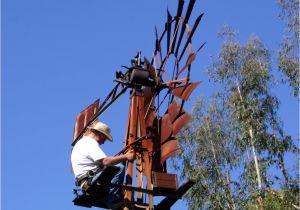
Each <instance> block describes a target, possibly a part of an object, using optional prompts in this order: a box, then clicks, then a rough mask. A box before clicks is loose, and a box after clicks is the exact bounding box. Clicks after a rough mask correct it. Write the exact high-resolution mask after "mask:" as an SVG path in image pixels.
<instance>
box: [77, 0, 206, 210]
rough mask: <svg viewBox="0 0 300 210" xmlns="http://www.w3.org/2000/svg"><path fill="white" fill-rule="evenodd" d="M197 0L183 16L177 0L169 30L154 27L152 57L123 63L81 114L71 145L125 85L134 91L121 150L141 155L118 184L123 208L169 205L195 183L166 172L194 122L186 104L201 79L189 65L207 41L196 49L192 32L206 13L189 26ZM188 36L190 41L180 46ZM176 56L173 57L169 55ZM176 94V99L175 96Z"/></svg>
mask: <svg viewBox="0 0 300 210" xmlns="http://www.w3.org/2000/svg"><path fill="white" fill-rule="evenodd" d="M194 4H195V0H190V1H189V3H188V6H187V9H186V12H185V15H184V16H182V12H183V8H184V1H183V0H179V1H178V9H177V14H176V16H174V17H173V16H172V15H171V14H170V12H169V11H168V12H167V22H166V23H165V29H164V30H163V32H162V33H161V35H160V36H159V35H158V32H157V30H156V40H155V46H156V49H155V51H154V52H153V55H152V59H151V61H149V60H148V59H147V58H144V59H142V58H141V53H140V52H139V53H138V54H137V55H136V57H135V58H134V59H133V60H131V67H125V68H126V69H127V71H126V72H125V73H122V72H117V73H116V80H115V81H116V83H117V84H116V86H115V87H114V88H113V90H112V91H111V92H110V93H109V94H108V96H107V98H106V99H105V100H104V102H103V103H102V104H101V105H100V106H99V105H98V104H99V101H96V102H95V103H93V104H92V105H90V106H89V107H88V108H87V109H86V110H84V111H83V112H81V113H80V114H79V115H78V117H77V121H76V126H75V131H74V138H73V143H72V145H73V146H74V145H75V144H76V142H77V141H78V140H79V139H80V137H81V136H82V134H83V133H84V132H85V130H86V129H87V128H88V126H89V125H91V124H92V123H93V122H94V121H95V120H96V119H97V118H98V117H99V116H100V115H101V114H102V113H103V112H104V111H105V110H106V109H107V108H108V107H109V106H110V105H111V104H112V103H113V102H114V101H115V100H116V99H117V98H118V97H119V96H121V95H122V94H123V93H124V92H125V91H126V90H127V89H130V90H131V95H130V106H129V115H128V116H129V117H128V122H127V131H126V134H125V139H124V148H123V149H122V150H121V151H120V152H119V153H118V154H121V153H125V152H126V151H127V149H129V148H134V150H135V152H136V157H137V158H136V160H135V161H132V162H128V163H127V168H126V179H125V184H124V185H121V186H118V187H120V188H123V189H124V190H125V196H124V207H123V209H124V210H129V209H130V210H131V209H150V210H152V209H156V210H167V209H170V208H171V206H172V205H173V204H174V203H175V202H176V201H177V200H178V199H180V198H181V197H182V196H183V195H184V194H185V192H186V191H187V190H188V189H189V188H191V187H192V186H193V184H194V182H193V181H192V180H188V181H187V182H186V183H185V184H183V185H182V186H178V182H177V176H176V175H175V174H169V173H168V172H167V163H166V161H167V160H168V159H169V158H170V157H172V156H175V155H177V154H178V153H179V152H180V150H181V148H180V145H179V142H178V141H177V139H176V135H177V134H178V133H179V132H180V130H181V129H182V128H183V127H184V126H186V125H187V124H188V123H189V122H191V121H192V117H191V116H190V115H189V114H188V113H187V112H185V110H184V109H183V106H184V103H185V101H187V100H188V99H189V97H190V95H191V93H192V92H193V91H194V90H195V88H196V87H197V86H198V85H199V84H200V82H190V75H191V64H192V63H193V61H194V60H195V58H196V55H197V53H198V52H199V51H200V49H201V48H202V47H203V46H204V44H202V45H201V46H200V47H199V48H198V49H197V50H196V51H193V49H192V37H193V35H194V32H195V30H196V28H197V27H198V24H199V22H200V20H201V18H202V16H203V14H201V15H199V16H198V17H197V18H196V20H195V23H194V24H193V26H192V28H190V27H189V24H188V22H189V18H190V16H191V12H192V10H193V7H194ZM184 36H185V37H186V41H185V43H184V44H183V45H181V43H182V40H183V37H184ZM162 43H166V47H167V49H164V50H162V47H161V46H162ZM182 46H183V47H182ZM187 48H188V49H189V50H188V51H186V49H187ZM163 52H165V54H163ZM172 56H173V58H174V59H170V58H171V57H172ZM182 59H186V62H181V60H182ZM169 60H172V61H173V63H170V62H169ZM181 63H184V64H181ZM167 66H168V67H167ZM170 66H173V67H171V68H173V69H167V68H170ZM170 73H171V74H170ZM174 97H176V98H177V99H176V100H174ZM162 110H165V111H164V112H163V111H162ZM91 113H92V115H91ZM118 154H117V155H118ZM102 184H103V183H102ZM104 185H107V186H108V185H113V184H108V183H106V184H104ZM114 186H116V185H114ZM157 195H160V196H165V198H164V199H163V200H162V201H161V202H160V203H158V204H155V203H154V199H153V198H154V196H157ZM76 202H77V203H76ZM74 203H75V204H76V205H81V206H88V207H90V206H93V204H87V205H85V204H84V202H82V201H80V197H78V198H77V200H76V199H75V200H74ZM94 206H97V205H94ZM98 206H99V205H98ZM100 206H101V205H100Z"/></svg>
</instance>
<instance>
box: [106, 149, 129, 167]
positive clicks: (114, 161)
mask: <svg viewBox="0 0 300 210" xmlns="http://www.w3.org/2000/svg"><path fill="white" fill-rule="evenodd" d="M134 159H135V152H134V151H133V150H130V151H128V152H127V153H126V154H124V155H119V156H115V157H105V158H103V159H101V160H100V161H101V162H100V163H102V164H103V165H104V166H113V165H116V164H118V163H121V162H123V161H126V160H129V161H130V160H134Z"/></svg>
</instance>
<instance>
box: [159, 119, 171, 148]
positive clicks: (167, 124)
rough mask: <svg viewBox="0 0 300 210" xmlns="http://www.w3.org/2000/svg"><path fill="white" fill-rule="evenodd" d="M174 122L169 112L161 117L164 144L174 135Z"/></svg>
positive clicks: (161, 136)
mask: <svg viewBox="0 0 300 210" xmlns="http://www.w3.org/2000/svg"><path fill="white" fill-rule="evenodd" d="M172 127H173V126H172V122H171V120H170V116H169V114H165V115H164V116H162V118H161V129H160V132H161V133H160V142H161V144H163V143H164V142H165V141H166V140H167V139H168V138H170V137H171V135H172Z"/></svg>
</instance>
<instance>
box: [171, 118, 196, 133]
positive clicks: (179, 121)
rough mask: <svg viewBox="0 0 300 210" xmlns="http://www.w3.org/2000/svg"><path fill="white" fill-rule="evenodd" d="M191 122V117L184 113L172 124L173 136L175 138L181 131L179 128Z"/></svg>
mask: <svg viewBox="0 0 300 210" xmlns="http://www.w3.org/2000/svg"><path fill="white" fill-rule="evenodd" d="M192 120H193V119H192V117H191V116H190V115H189V114H188V113H184V114H183V115H181V116H180V117H179V118H177V119H176V120H175V122H174V123H173V135H174V136H175V135H176V134H177V133H178V132H179V131H180V130H181V128H183V127H184V126H186V125H187V124H188V123H190V122H192Z"/></svg>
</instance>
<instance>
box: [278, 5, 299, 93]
mask: <svg viewBox="0 0 300 210" xmlns="http://www.w3.org/2000/svg"><path fill="white" fill-rule="evenodd" d="M277 2H278V5H279V7H280V8H281V13H280V18H281V19H282V20H283V21H285V23H286V25H287V26H286V27H287V31H288V35H287V37H285V38H284V39H283V41H282V43H281V44H280V47H279V56H278V64H279V65H278V68H279V70H281V71H282V72H283V74H284V75H285V79H283V81H284V82H288V83H289V85H290V86H291V87H292V88H293V95H294V96H295V97H298V96H299V85H300V81H299V76H300V73H299V72H300V69H299V31H300V27H299V0H278V1H277Z"/></svg>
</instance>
